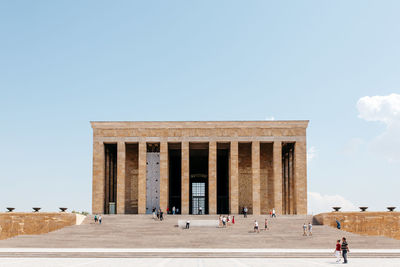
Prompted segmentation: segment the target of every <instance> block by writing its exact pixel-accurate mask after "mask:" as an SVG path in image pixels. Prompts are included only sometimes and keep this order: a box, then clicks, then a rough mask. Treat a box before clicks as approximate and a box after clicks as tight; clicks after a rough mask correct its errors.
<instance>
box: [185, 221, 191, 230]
mask: <svg viewBox="0 0 400 267" xmlns="http://www.w3.org/2000/svg"><path fill="white" fill-rule="evenodd" d="M189 228H190V221H189V220H187V221H186V227H185V229H189Z"/></svg>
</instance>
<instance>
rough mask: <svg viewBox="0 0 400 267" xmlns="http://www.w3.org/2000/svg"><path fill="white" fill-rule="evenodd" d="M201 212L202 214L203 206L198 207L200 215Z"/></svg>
mask: <svg viewBox="0 0 400 267" xmlns="http://www.w3.org/2000/svg"><path fill="white" fill-rule="evenodd" d="M202 214H203V208H202V207H199V215H202Z"/></svg>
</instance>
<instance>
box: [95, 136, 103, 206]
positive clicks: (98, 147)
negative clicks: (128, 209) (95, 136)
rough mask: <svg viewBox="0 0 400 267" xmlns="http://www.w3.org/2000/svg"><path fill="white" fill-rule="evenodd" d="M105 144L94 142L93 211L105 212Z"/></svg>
mask: <svg viewBox="0 0 400 267" xmlns="http://www.w3.org/2000/svg"><path fill="white" fill-rule="evenodd" d="M104 160H105V159H104V144H103V142H96V141H94V142H93V183H92V191H93V192H92V213H93V214H96V213H100V214H102V213H104V205H105V204H104V201H105V199H104V189H105V187H104V180H105V173H104V165H105V161H104Z"/></svg>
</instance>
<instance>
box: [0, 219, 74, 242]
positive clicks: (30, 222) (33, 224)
mask: <svg viewBox="0 0 400 267" xmlns="http://www.w3.org/2000/svg"><path fill="white" fill-rule="evenodd" d="M76 223H77V216H76V214H73V213H55V212H54V213H44V212H40V213H22V212H10V213H0V240H1V239H6V238H10V237H13V236H17V235H38V234H45V233H48V232H51V231H55V230H58V229H61V228H63V227H65V226H71V225H75V224H76Z"/></svg>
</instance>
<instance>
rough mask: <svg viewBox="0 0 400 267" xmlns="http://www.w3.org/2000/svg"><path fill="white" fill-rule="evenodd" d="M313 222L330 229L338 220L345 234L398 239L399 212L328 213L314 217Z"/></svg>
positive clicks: (399, 226) (399, 229)
mask: <svg viewBox="0 0 400 267" xmlns="http://www.w3.org/2000/svg"><path fill="white" fill-rule="evenodd" d="M314 220H315V222H317V223H318V224H324V225H329V226H332V227H336V220H338V221H339V222H340V224H341V229H342V230H344V231H347V232H352V233H356V234H361V235H375V236H387V237H391V238H395V239H400V212H330V213H321V214H318V215H315V216H314Z"/></svg>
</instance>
